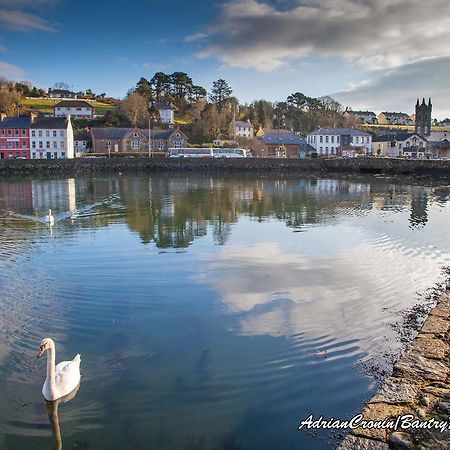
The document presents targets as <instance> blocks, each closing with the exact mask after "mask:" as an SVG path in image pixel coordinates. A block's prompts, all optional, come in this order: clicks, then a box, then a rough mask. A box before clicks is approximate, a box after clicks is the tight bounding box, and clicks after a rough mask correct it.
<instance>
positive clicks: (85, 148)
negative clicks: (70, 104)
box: [73, 130, 91, 157]
mask: <svg viewBox="0 0 450 450" xmlns="http://www.w3.org/2000/svg"><path fill="white" fill-rule="evenodd" d="M73 147H74V152H75V156H76V157H77V156H81V155H83V154H84V153H87V152H89V151H90V149H91V134H90V132H88V131H83V130H78V131H75V132H74V133H73Z"/></svg>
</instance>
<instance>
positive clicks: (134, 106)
mask: <svg viewBox="0 0 450 450" xmlns="http://www.w3.org/2000/svg"><path fill="white" fill-rule="evenodd" d="M147 108H148V102H147V100H146V99H145V97H143V96H142V95H141V94H138V93H137V92H134V93H130V94H128V95H127V97H126V98H125V100H123V101H122V102H121V105H120V110H121V111H122V113H123V114H124V115H125V116H126V117H127V118H128V120H129V121H130V122H131V125H132V126H133V127H137V126H139V125H143V124H144V122H145V121H146V120H147V117H148V111H147Z"/></svg>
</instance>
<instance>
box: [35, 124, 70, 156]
mask: <svg viewBox="0 0 450 450" xmlns="http://www.w3.org/2000/svg"><path fill="white" fill-rule="evenodd" d="M30 142H31V159H56V158H73V157H74V156H75V155H74V142H73V129H72V123H71V120H70V117H38V118H36V119H35V120H33V122H32V123H31V129H30Z"/></svg>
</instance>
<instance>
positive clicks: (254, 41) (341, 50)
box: [198, 0, 450, 70]
mask: <svg viewBox="0 0 450 450" xmlns="http://www.w3.org/2000/svg"><path fill="white" fill-rule="evenodd" d="M207 33H208V35H209V36H210V38H209V39H208V41H207V43H206V44H205V46H204V47H203V48H202V49H201V50H200V52H199V53H198V56H200V57H203V58H209V57H214V58H217V59H219V60H221V61H222V62H224V63H226V64H227V65H229V66H232V67H241V68H256V69H259V70H273V69H276V68H279V67H280V66H282V65H283V64H285V63H286V62H289V60H291V59H299V58H302V57H305V56H306V55H311V54H313V55H321V56H338V57H343V58H346V59H347V60H350V61H352V62H355V63H357V64H360V65H362V66H364V67H365V68H368V69H380V68H389V67H391V68H392V67H399V66H401V65H404V64H406V63H409V62H411V61H414V60H420V59H422V58H425V57H430V56H434V57H437V56H445V55H449V54H450V50H449V48H448V42H449V40H450V2H448V0H432V1H427V2H424V1H423V0H298V1H296V2H295V4H294V6H293V7H291V8H290V9H286V8H285V9H277V8H276V7H274V6H272V5H270V4H269V3H267V2H263V1H262V0H233V1H231V2H229V3H226V4H225V5H223V7H222V10H221V13H220V15H219V17H218V18H217V20H216V21H215V22H214V23H212V24H210V25H209V27H207Z"/></svg>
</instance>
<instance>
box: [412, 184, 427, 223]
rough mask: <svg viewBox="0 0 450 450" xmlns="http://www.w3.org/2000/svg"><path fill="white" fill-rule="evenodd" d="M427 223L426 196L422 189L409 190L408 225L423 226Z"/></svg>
mask: <svg viewBox="0 0 450 450" xmlns="http://www.w3.org/2000/svg"><path fill="white" fill-rule="evenodd" d="M427 222H428V194H427V192H426V190H425V189H423V188H416V187H413V188H412V190H411V214H410V216H409V223H410V224H411V226H412V227H420V226H425V225H426V224H427Z"/></svg>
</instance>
